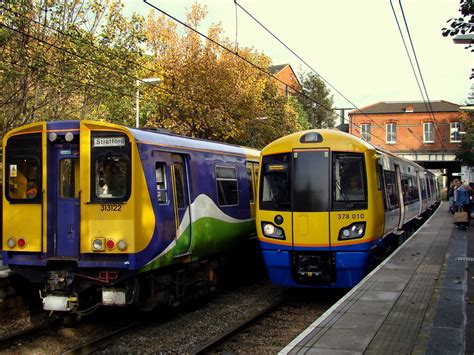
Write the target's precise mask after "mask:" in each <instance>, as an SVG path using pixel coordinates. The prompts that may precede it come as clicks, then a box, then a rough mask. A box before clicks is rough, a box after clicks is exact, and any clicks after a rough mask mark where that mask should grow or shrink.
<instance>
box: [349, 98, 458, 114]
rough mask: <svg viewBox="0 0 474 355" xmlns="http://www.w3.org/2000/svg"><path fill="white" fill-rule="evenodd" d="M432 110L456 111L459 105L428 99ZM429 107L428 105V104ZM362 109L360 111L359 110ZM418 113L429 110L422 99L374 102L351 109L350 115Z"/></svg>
mask: <svg viewBox="0 0 474 355" xmlns="http://www.w3.org/2000/svg"><path fill="white" fill-rule="evenodd" d="M430 103H431V107H432V109H433V112H458V111H459V107H460V106H459V105H458V104H453V103H452V102H448V101H444V100H440V101H430ZM428 108H429V106H428ZM361 111H362V112H361ZM406 112H407V113H410V112H413V113H420V112H429V110H428V109H427V105H425V103H424V102H423V101H381V102H377V103H376V104H373V105H369V106H366V107H362V108H360V109H359V110H352V111H351V112H349V114H350V115H357V114H362V115H363V114H367V113H406Z"/></svg>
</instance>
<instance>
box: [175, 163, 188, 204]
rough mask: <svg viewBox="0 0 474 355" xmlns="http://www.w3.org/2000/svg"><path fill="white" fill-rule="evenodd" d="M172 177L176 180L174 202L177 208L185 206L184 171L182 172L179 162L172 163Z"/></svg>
mask: <svg viewBox="0 0 474 355" xmlns="http://www.w3.org/2000/svg"><path fill="white" fill-rule="evenodd" d="M173 166H174V178H175V182H176V202H177V204H178V208H184V207H185V201H184V173H183V165H181V164H179V163H174V164H173Z"/></svg>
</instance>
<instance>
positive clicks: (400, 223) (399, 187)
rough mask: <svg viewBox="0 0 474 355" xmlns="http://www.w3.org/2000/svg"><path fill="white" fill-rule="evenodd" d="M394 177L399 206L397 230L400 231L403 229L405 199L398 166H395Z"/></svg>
mask: <svg viewBox="0 0 474 355" xmlns="http://www.w3.org/2000/svg"><path fill="white" fill-rule="evenodd" d="M395 177H396V184H397V191H398V201H399V203H398V204H399V206H400V219H399V221H398V228H399V229H402V227H403V220H404V219H405V198H404V195H403V188H402V175H401V173H400V166H399V165H396V164H395Z"/></svg>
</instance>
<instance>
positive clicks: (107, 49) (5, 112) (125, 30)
mask: <svg viewBox="0 0 474 355" xmlns="http://www.w3.org/2000/svg"><path fill="white" fill-rule="evenodd" d="M0 8H1V10H2V11H0V43H1V50H0V83H1V85H2V88H3V95H2V98H1V99H0V131H1V132H3V133H5V132H6V131H8V130H10V129H12V128H14V127H16V126H19V125H22V124H25V123H29V122H35V121H40V120H66V119H93V120H104V121H109V122H114V123H119V124H124V125H128V126H134V124H135V92H136V87H137V79H141V78H150V77H159V78H160V79H161V83H160V84H159V85H147V84H145V83H141V84H140V86H139V88H140V126H141V127H149V128H154V127H160V128H167V129H169V130H172V131H174V132H177V133H180V134H184V135H188V136H192V137H198V138H206V139H213V140H219V141H225V142H230V143H236V144H242V145H249V146H253V147H258V148H261V147H263V146H264V145H265V144H267V143H269V142H270V141H272V140H274V139H275V138H278V137H280V136H282V135H285V134H288V133H291V132H294V131H297V130H300V129H303V128H307V127H309V126H308V122H307V119H306V115H305V113H304V111H303V108H302V105H301V104H300V103H299V102H298V100H296V99H295V98H287V97H285V96H284V95H282V93H281V92H279V91H278V89H277V83H276V82H275V80H274V79H273V78H272V77H271V76H270V75H268V74H267V73H265V69H266V68H268V67H269V66H270V65H271V64H272V61H271V59H270V58H269V57H268V56H266V55H265V54H264V53H261V52H259V51H257V50H256V49H254V48H235V44H234V43H233V42H232V41H230V40H229V39H228V38H227V37H226V36H225V33H224V31H223V29H222V27H221V26H220V25H218V24H216V25H212V26H211V27H210V28H209V29H208V30H207V32H206V35H207V36H208V37H209V38H212V39H213V40H214V41H216V42H218V43H220V44H222V45H223V46H225V47H227V48H233V49H234V50H235V51H237V53H238V55H239V56H241V57H242V58H245V59H247V60H248V61H250V62H251V63H253V64H254V65H255V66H257V67H259V68H262V69H263V70H258V69H257V68H256V67H255V66H252V65H250V64H248V63H247V62H245V61H244V60H242V58H239V57H238V56H236V55H235V54H234V53H231V52H229V51H227V50H225V49H224V48H222V47H221V46H218V45H216V44H215V43H212V42H211V41H208V40H206V39H203V38H202V37H201V36H199V35H198V34H197V33H195V32H194V31H191V30H189V29H185V28H183V27H182V26H180V25H178V24H177V23H175V22H172V21H171V20H170V19H168V18H167V17H165V16H164V15H157V14H156V13H155V12H150V14H149V16H148V17H147V18H146V19H145V18H143V17H141V16H138V15H134V16H132V17H125V16H124V15H123V13H122V10H123V9H122V8H123V5H122V4H121V2H120V1H119V0H88V1H66V0H21V1H13V0H8V1H3V2H2V3H0ZM206 14H207V9H206V7H204V6H200V5H199V4H195V5H194V6H193V7H192V8H191V10H190V11H189V13H188V15H187V18H186V23H187V24H189V25H190V26H191V27H192V28H196V29H199V26H200V24H201V23H202V21H203V20H204V19H205V17H206Z"/></svg>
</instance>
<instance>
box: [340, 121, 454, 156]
mask: <svg viewBox="0 0 474 355" xmlns="http://www.w3.org/2000/svg"><path fill="white" fill-rule="evenodd" d="M349 117H350V119H351V125H350V129H351V133H352V134H354V135H356V136H359V137H360V136H361V134H360V129H359V128H358V127H360V125H361V124H370V129H371V134H372V136H371V137H370V142H371V143H372V144H374V145H376V146H379V147H381V148H383V149H387V150H389V151H393V152H398V153H403V152H413V151H425V152H427V153H429V152H434V151H445V152H455V151H456V150H457V149H458V147H459V142H456V143H453V142H451V140H450V123H451V122H460V121H461V118H462V116H461V114H460V113H459V112H437V113H435V119H436V121H435V122H436V124H435V126H434V128H435V129H434V142H433V143H425V142H424V141H423V123H425V122H433V121H432V120H431V119H430V116H429V115H428V114H427V113H400V114H366V115H362V114H350V116H349ZM387 123H395V124H396V125H397V140H396V143H395V144H388V143H387V142H386V124H387ZM375 137H379V138H380V139H378V138H375Z"/></svg>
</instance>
